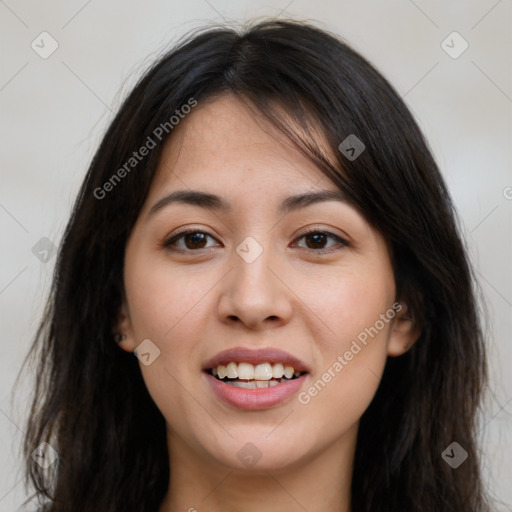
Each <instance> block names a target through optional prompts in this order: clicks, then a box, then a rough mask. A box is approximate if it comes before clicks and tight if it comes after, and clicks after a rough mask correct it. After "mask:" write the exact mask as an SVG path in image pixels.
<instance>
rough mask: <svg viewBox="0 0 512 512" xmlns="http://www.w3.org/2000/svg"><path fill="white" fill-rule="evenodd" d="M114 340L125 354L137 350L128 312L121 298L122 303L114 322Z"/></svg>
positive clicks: (124, 301) (124, 300)
mask: <svg viewBox="0 0 512 512" xmlns="http://www.w3.org/2000/svg"><path fill="white" fill-rule="evenodd" d="M116 338H117V339H116ZM114 340H115V342H116V343H117V344H118V346H119V347H120V348H121V349H123V350H125V351H126V352H133V351H134V350H135V349H136V348H137V344H136V343H135V336H134V333H133V327H132V321H131V318H130V312H129V310H128V305H127V303H126V299H125V298H123V303H122V305H121V308H120V310H119V312H118V314H117V316H116V320H115V322H114Z"/></svg>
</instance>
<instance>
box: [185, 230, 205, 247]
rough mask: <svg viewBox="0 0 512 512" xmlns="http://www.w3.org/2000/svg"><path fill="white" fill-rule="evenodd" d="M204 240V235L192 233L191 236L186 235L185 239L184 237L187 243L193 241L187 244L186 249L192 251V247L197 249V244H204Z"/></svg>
mask: <svg viewBox="0 0 512 512" xmlns="http://www.w3.org/2000/svg"><path fill="white" fill-rule="evenodd" d="M204 238H205V235H204V233H192V234H189V235H187V237H186V239H187V241H190V240H193V241H192V244H188V243H187V248H188V249H190V248H192V249H193V248H194V247H198V243H199V244H200V243H201V241H203V242H204ZM190 245H192V247H190ZM201 247H202V246H201Z"/></svg>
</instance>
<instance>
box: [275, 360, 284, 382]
mask: <svg viewBox="0 0 512 512" xmlns="http://www.w3.org/2000/svg"><path fill="white" fill-rule="evenodd" d="M283 375H284V366H283V365H282V364H281V363H276V364H275V365H274V366H272V377H274V379H280V378H281V377H282V376H283Z"/></svg>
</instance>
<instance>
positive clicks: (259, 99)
mask: <svg viewBox="0 0 512 512" xmlns="http://www.w3.org/2000/svg"><path fill="white" fill-rule="evenodd" d="M219 93H220V94H222V93H228V94H235V95H238V96H239V97H241V98H244V100H246V101H247V102H248V104H250V105H252V107H253V108H256V109H257V110H258V111H259V112H261V113H262V114H263V115H264V116H266V118H267V119H269V120H270V121H271V122H273V123H274V124H275V125H276V126H278V127H279V128H280V129H281V130H282V131H283V132H284V133H285V134H286V135H287V136H288V137H289V138H290V139H291V140H292V141H293V142H294V143H295V144H297V146H298V147H299V148H300V149H301V150H302V151H304V152H305V154H307V155H308V157H309V158H311V159H312V160H313V161H314V162H315V163H316V164H317V166H318V167H319V169H321V170H322V172H324V174H325V175H326V176H327V177H328V178H329V179H330V180H332V181H333V182H334V183H335V184H336V185H337V186H339V188H340V189H342V190H343V191H344V193H345V194H346V196H347V198H348V200H349V201H350V202H351V204H352V205H353V206H354V207H356V208H357V209H358V210H359V211H360V212H361V213H362V214H363V215H364V216H365V218H366V219H367V220H368V222H369V223H370V224H372V225H373V226H374V227H375V228H376V229H378V230H379V231H380V232H381V233H382V234H383V235H384V237H385V238H386V240H387V241H388V243H389V244H390V247H391V249H392V255H393V265H394V272H395V279H396V283H397V294H398V297H399V298H400V299H402V300H404V301H405V302H406V303H407V304H408V305H409V306H410V309H411V311H412V314H413V315H414V318H415V320H416V321H417V322H419V324H420V325H421V326H422V334H421V337H420V339H419V340H418V341H417V342H416V344H415V345H414V346H413V347H412V348H411V350H409V351H408V352H407V353H406V354H405V355H403V356H401V357H397V358H390V359H389V360H388V362H387V365H386V369H385V372H384V375H383V377H382V381H381V383H380V387H379V389H378V391H377V393H376V395H375V397H374V400H373V401H372V403H371V404H370V406H369V408H368V409H367V410H366V412H365V413H364V415H363V417H362V418H361V422H360V429H359V436H358V442H357V447H356V457H355V467H354V474H353V483H352V510H353V512H363V511H364V512H370V511H371V512H379V511H380V512H390V511H393V512H400V511H403V512H420V511H422V512H425V511H427V512H437V511H443V512H448V511H453V512H461V511H465V512H483V511H486V510H488V505H487V504H486V503H487V502H486V499H485V498H484V496H483V492H482V487H483V486H482V480H481V476H480V468H479V457H478V452H477V447H476V443H475V418H476V413H477V409H478V407H479V403H480V399H481V393H482V390H483V387H484V384H485V382H486V377H487V370H486V363H485V353H484V343H483V335H482V330H481V326H480V320H479V316H478V313H477V305H476V298H475V280H474V277H473V274H472V270H471V267H470V264H469V262H468V257H467V254H466V250H465V248H464V244H463V241H462V239H461V236H460V234H459V229H458V227H457V226H458V225H457V217H456V214H455V211H454V207H453V204H452V202H451V199H450V196H449V193H448V191H447V188H446V185H445V183H444V181H443V179H442V176H441V174H440V172H439V169H438V167H437V165H436V163H435V161H434V159H433V157H432V154H431V152H430V150H429V147H428V144H427V142H426V141H425V139H424V137H423V135H422V133H421V132H420V130H419V128H418V126H417V124H416V122H415V120H414V119H413V116H412V115H411V113H410V111H409V110H408V108H407V107H406V105H405V104H404V102H403V101H402V99H401V98H400V96H399V94H398V93H397V92H396V91H395V90H394V88H393V87H392V86H391V85H390V84H389V83H388V82H387V80H386V79H385V78H384V77H383V76H382V75H381V74H380V73H379V72H378V71H377V70H376V69H375V68H374V67H373V66H372V65H371V64H370V63H369V62H368V61H367V60H365V58H363V57H362V56H361V55H359V54H358V53H357V52H355V51H354V50H353V49H351V48H350V46H349V45H348V44H347V43H345V42H344V41H343V40H342V39H340V38H339V37H337V36H335V35H333V34H331V33H329V32H328V31H326V30H322V29H319V28H317V27H315V26H313V25H312V24H309V23H303V22H295V21H286V20H274V21H265V22H259V23H258V24H254V25H252V26H249V27H246V28H244V30H243V31H241V32H237V31H236V30H233V29H231V28H226V27H222V26H221V27H214V28H209V29H203V30H201V31H199V32H198V33H193V34H191V35H189V36H188V37H187V38H186V39H184V40H183V41H181V42H180V43H179V44H178V45H177V46H176V47H174V48H172V49H171V50H170V51H169V52H168V53H167V54H166V55H165V56H164V57H163V58H161V59H159V61H158V62H157V63H156V64H154V65H153V67H152V68H151V69H150V70H149V71H148V72H147V73H146V74H145V75H144V77H143V78H142V79H141V80H140V81H139V83H138V84H137V85H136V87H135V88H134V89H133V91H132V92H131V93H130V95H129V96H128V97H127V99H126V100H125V101H124V103H123V105H122V106H121V108H120V110H119V112H118V113H117V115H116V116H115V118H114V120H113V121H112V122H111V124H110V127H109V128H108V131H107V133H106V135H105V136H104V138H103V140H102V142H101V145H100V147H99V149H98V150H97V152H96V155H95V156H94V159H93V161H92V163H91V165H90V167H89V170H88V172H87V175H86V177H85V180H84V182H83V185H82V187H81V190H80V192H79V194H78V197H77V200H76V204H75V206H74V209H73V212H72V215H71V218H70V220H69V223H68V225H67V227H66V229H65V232H64V235H63V238H62V242H61V244H60V247H59V253H58V259H57V262H56V267H55V274H54V278H53V283H52V288H51V293H50V296H49V299H48V303H47V307H46V311H45V313H44V317H43V319H42V321H41V324H40V327H39V329H38V331H37V334H36V336H35V339H34V343H33V346H32V348H31V350H30V353H29V354H28V355H27V361H28V360H29V358H31V360H32V361H33V362H35V364H37V373H36V384H35V395H34V400H33V403H32V407H31V411H30V416H29V418H28V420H27V425H26V437H25V440H24V447H23V449H24V457H25V460H26V485H27V486H28V485H31V486H33V488H34V489H35V494H36V496H37V497H38V498H39V499H40V501H41V502H42V501H45V500H46V501H48V504H47V509H46V510H48V511H51V512H61V511H67V512H97V511H100V510H101V511H102V512H120V511H123V512H124V511H125V510H127V509H128V508H129V509H130V510H137V511H148V512H154V511H155V510H157V508H158V506H159V504H160V503H161V501H162V499H163V496H164V494H165V493H166V491H167V485H168V482H169V462H168V454H167V445H166V436H165V421H164V418H163V416H162V414H161V413H160V411H159V410H158V409H157V407H156V406H155V404H154V402H153V401H152V399H151V397H150V396H149V394H148V392H147V390H146V387H145V384H144V381H143V379H142V376H141V372H140V369H139V365H138V362H137V359H136V358H135V357H133V355H132V354H128V353H126V352H124V351H123V350H121V349H120V348H119V347H118V346H117V345H116V343H114V339H113V332H112V326H113V320H114V318H115V317H116V314H117V312H118V310H119V307H120V304H121V297H122V294H123V274H122V269H123V259H124V250H125V245H126V241H127V239H128V236H129V235H130V232H131V229H132V227H133V225H134V223H135V221H136V219H137V216H138V213H139V211H140V209H141V206H142V204H143V202H144V200H145V198H146V196H147V193H148V190H149V186H150V184H151V181H152V178H153V176H154V174H155V170H156V167H157V164H158V160H159V156H160V152H161V149H162V145H163V142H164V141H165V140H166V138H167V137H172V129H171V128H170V127H169V126H168V125H166V126H167V127H168V130H167V131H166V132H165V134H164V136H162V137H161V140H158V141H155V142H157V143H156V147H154V149H151V151H150V152H149V154H148V155H147V156H145V157H144V159H141V161H139V162H137V165H136V166H134V167H133V168H130V170H129V172H125V173H121V174H122V179H119V180H115V181H112V176H113V175H114V174H115V173H117V175H118V177H119V173H118V170H119V169H121V168H122V167H123V166H126V163H127V162H128V161H129V159H130V158H131V157H132V155H133V152H134V151H136V150H137V149H138V148H140V147H141V146H142V145H144V144H145V142H146V141H147V140H148V137H152V139H155V137H154V132H155V128H157V127H158V126H161V125H163V124H164V123H166V122H167V123H168V124H169V118H170V116H172V115H173V113H174V112H175V111H176V110H178V111H179V110H180V109H181V108H182V106H183V105H185V104H187V103H188V102H189V101H190V99H191V98H194V99H195V100H196V101H197V102H201V101H202V100H205V99H207V98H209V97H212V96H213V95H215V94H219ZM189 104H190V103H189ZM276 106H279V107H282V108H283V109H284V111H286V112H287V113H288V114H289V115H290V116H291V117H292V118H293V119H294V120H295V121H297V122H299V123H301V126H304V127H305V129H306V132H307V127H308V126H312V125H313V124H318V125H319V126H320V127H321V129H322V131H323V133H322V135H323V137H325V140H327V141H328V143H329V145H330V147H331V148H332V150H333V151H334V152H335V153H336V154H337V156H338V159H339V162H338V164H339V165H340V166H341V168H342V169H343V172H342V173H341V172H339V171H338V170H337V168H336V166H335V165H333V164H332V162H331V163H330V162H328V161H327V159H326V158H325V157H324V156H323V153H322V151H321V150H320V148H319V146H318V140H316V138H315V136H314V134H313V133H312V132H311V133H310V136H304V134H298V133H297V132H296V130H294V128H293V125H292V124H290V123H287V122H286V120H285V119H284V118H283V117H282V116H280V115H279V114H278V109H276ZM191 115H193V114H191ZM162 133H163V132H162ZM351 134H352V135H356V136H357V138H358V139H360V140H361V141H362V142H363V143H364V145H365V150H364V152H363V153H362V154H361V155H360V156H359V157H358V158H356V159H349V158H347V157H346V155H343V154H342V152H341V151H340V150H339V149H338V146H339V145H340V143H342V142H343V141H344V140H345V139H346V138H347V137H348V136H349V135H351ZM125 170H126V167H125ZM109 180H110V181H109ZM107 182H110V183H111V185H112V186H111V187H107V188H109V191H108V193H106V194H102V193H100V192H98V190H105V187H104V185H105V183H107ZM98 196H102V197H98ZM42 442H48V443H49V444H50V445H51V446H52V447H53V448H54V449H55V450H56V452H57V453H58V455H59V458H58V460H57V462H56V463H55V464H53V465H52V466H51V467H50V468H48V469H43V468H42V467H41V466H40V465H38V464H37V463H35V462H34V460H33V459H32V458H31V457H30V454H31V453H32V452H33V450H34V449H35V447H37V446H39V445H40V443H42ZM452 442H457V443H458V444H459V445H460V446H461V447H462V448H463V449H464V450H465V451H466V452H467V454H468V458H467V459H466V460H465V461H464V462H463V463H462V464H461V465H460V466H459V467H458V468H456V469H454V468H453V467H451V466H450V465H449V464H448V463H447V462H446V458H443V456H442V454H443V452H444V450H445V449H446V448H447V447H449V445H450V444H451V443H452Z"/></svg>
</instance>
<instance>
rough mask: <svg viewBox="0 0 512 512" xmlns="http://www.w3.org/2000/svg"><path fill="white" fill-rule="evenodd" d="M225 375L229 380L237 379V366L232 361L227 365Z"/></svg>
mask: <svg viewBox="0 0 512 512" xmlns="http://www.w3.org/2000/svg"><path fill="white" fill-rule="evenodd" d="M227 375H228V378H229V379H236V378H237V377H238V371H237V365H236V363H234V362H233V361H231V363H228V366H227Z"/></svg>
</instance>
